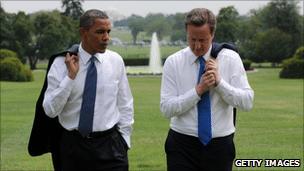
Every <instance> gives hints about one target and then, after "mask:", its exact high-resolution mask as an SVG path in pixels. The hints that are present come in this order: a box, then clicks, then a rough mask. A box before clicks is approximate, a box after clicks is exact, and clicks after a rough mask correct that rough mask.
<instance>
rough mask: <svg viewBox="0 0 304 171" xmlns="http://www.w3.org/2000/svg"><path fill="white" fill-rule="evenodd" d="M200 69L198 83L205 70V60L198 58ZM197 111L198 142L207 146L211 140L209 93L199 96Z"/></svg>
mask: <svg viewBox="0 0 304 171" xmlns="http://www.w3.org/2000/svg"><path fill="white" fill-rule="evenodd" d="M199 63H200V69H199V74H198V83H199V81H200V78H201V76H202V75H203V73H204V70H205V60H204V58H203V57H202V56H201V57H199ZM197 110H198V137H199V139H200V141H201V142H202V143H203V144H204V145H207V144H208V143H209V141H210V140H211V138H212V136H211V109H210V97H209V91H207V92H205V93H204V94H203V95H202V96H201V100H200V101H199V102H198V103H197Z"/></svg>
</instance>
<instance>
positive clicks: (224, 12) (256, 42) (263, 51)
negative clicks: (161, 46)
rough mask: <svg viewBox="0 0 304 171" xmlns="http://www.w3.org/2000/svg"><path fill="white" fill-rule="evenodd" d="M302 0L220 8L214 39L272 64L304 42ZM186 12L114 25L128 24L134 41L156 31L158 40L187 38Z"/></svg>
mask: <svg viewBox="0 0 304 171" xmlns="http://www.w3.org/2000/svg"><path fill="white" fill-rule="evenodd" d="M298 3H299V1H289V0H272V1H271V2H269V3H268V4H267V5H266V6H265V7H262V8H260V9H252V10H251V11H250V12H249V14H248V15H240V14H239V13H238V11H237V10H236V9H235V8H234V6H228V7H224V8H222V9H220V11H219V13H218V15H217V16H216V18H217V29H216V33H215V40H214V41H217V42H230V43H233V44H235V45H237V47H238V49H239V52H240V55H241V57H243V58H246V59H250V60H252V61H254V62H271V63H273V65H275V64H277V63H280V62H281V61H282V60H284V59H286V58H289V57H291V56H292V55H293V53H294V52H295V51H296V49H297V48H299V47H300V46H301V45H303V23H304V22H303V21H304V18H303V15H300V14H299V10H298V9H299V6H298ZM185 15H186V13H176V14H172V15H164V14H161V13H158V14H148V15H147V16H146V17H142V16H138V15H132V16H130V17H128V18H126V19H124V20H120V21H116V22H114V25H115V26H125V27H129V29H130V30H131V34H132V38H133V43H134V44H135V43H136V41H137V35H138V34H139V33H140V32H146V33H147V34H151V33H152V32H157V34H158V36H159V39H160V40H161V39H162V38H163V37H164V36H169V37H170V40H171V41H178V40H181V41H186V30H185V25H184V18H185Z"/></svg>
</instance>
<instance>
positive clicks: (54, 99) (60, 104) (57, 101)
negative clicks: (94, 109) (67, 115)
mask: <svg viewBox="0 0 304 171" xmlns="http://www.w3.org/2000/svg"><path fill="white" fill-rule="evenodd" d="M72 85H73V80H71V79H70V78H69V77H68V76H66V77H65V78H64V79H63V80H62V81H61V82H58V81H57V80H56V79H54V78H52V77H51V76H50V77H48V88H47V90H46V92H45V95H44V100H43V108H44V110H45V113H46V114H47V115H48V116H49V117H51V118H54V117H56V116H58V115H59V114H60V113H61V112H62V110H63V108H64V106H65V105H66V103H67V100H68V98H69V96H70V94H71V91H72Z"/></svg>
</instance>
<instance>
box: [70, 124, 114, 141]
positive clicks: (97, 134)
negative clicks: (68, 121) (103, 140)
mask: <svg viewBox="0 0 304 171" xmlns="http://www.w3.org/2000/svg"><path fill="white" fill-rule="evenodd" d="M115 130H117V125H114V126H113V127H112V128H110V129H108V130H105V131H96V132H91V133H89V135H87V136H85V137H83V136H82V135H81V134H80V132H79V131H78V130H73V131H67V132H68V133H71V134H73V135H77V136H81V137H83V138H86V139H90V138H99V137H104V136H106V135H109V134H111V133H113V132H114V131H115Z"/></svg>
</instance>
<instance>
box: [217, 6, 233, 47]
mask: <svg viewBox="0 0 304 171" xmlns="http://www.w3.org/2000/svg"><path fill="white" fill-rule="evenodd" d="M238 19H239V13H238V12H237V10H236V9H235V8H234V7H233V6H228V7H225V8H222V9H220V11H219V14H218V15H217V28H216V33H215V40H216V41H218V42H233V43H235V42H236V41H237V36H238V31H239V23H238Z"/></svg>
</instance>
